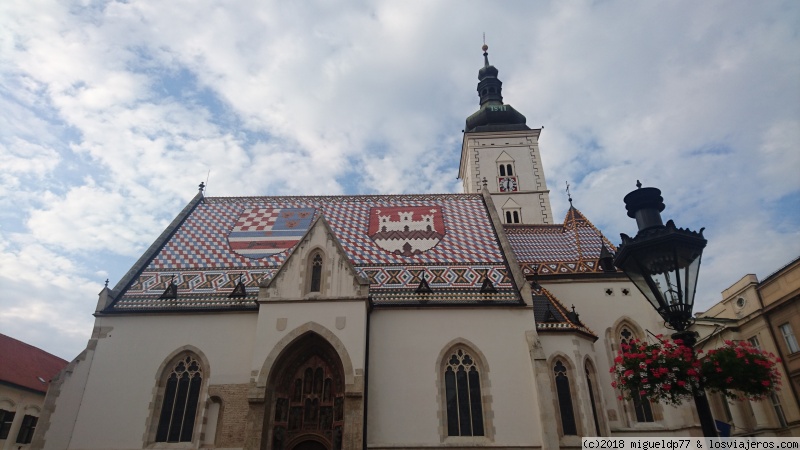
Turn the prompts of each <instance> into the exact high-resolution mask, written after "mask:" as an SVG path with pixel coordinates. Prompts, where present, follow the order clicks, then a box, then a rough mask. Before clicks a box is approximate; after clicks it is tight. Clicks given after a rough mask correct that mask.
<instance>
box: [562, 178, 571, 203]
mask: <svg viewBox="0 0 800 450" xmlns="http://www.w3.org/2000/svg"><path fill="white" fill-rule="evenodd" d="M564 183H567V189H566V190H567V200H569V207H570V208H572V194H570V192H569V181H565V182H564Z"/></svg>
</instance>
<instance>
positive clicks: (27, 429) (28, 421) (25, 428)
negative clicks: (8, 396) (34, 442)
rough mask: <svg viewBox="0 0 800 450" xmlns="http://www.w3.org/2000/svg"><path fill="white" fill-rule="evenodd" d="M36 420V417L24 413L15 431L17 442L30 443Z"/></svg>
mask: <svg viewBox="0 0 800 450" xmlns="http://www.w3.org/2000/svg"><path fill="white" fill-rule="evenodd" d="M38 421H39V418H38V417H36V416H31V415H28V414H25V416H24V417H23V418H22V425H21V426H20V427H19V433H17V444H30V443H31V439H33V432H34V431H36V422H38Z"/></svg>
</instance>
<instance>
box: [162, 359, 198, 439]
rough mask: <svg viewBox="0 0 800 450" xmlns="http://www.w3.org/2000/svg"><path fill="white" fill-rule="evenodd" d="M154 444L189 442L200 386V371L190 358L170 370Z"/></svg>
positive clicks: (195, 361) (181, 360)
mask: <svg viewBox="0 0 800 450" xmlns="http://www.w3.org/2000/svg"><path fill="white" fill-rule="evenodd" d="M169 369H170V371H169V372H168V373H167V374H166V375H165V376H166V377H167V382H166V389H165V392H164V403H163V404H162V406H161V415H160V416H159V420H158V429H157V431H156V442H191V440H192V432H193V431H194V424H195V420H196V416H197V406H198V402H199V399H200V387H201V385H202V384H203V371H202V369H201V368H200V363H199V362H198V361H197V359H195V358H194V357H193V356H191V355H188V356H186V357H183V358H181V359H180V360H178V362H177V363H176V364H175V365H174V366H172V367H170V368H169Z"/></svg>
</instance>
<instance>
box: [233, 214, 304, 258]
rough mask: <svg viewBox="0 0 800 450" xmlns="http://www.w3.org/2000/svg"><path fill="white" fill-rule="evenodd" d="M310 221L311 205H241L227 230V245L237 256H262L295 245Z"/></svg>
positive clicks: (273, 253)
mask: <svg viewBox="0 0 800 450" xmlns="http://www.w3.org/2000/svg"><path fill="white" fill-rule="evenodd" d="M312 220H314V208H269V207H263V206H254V207H250V208H245V210H244V211H242V213H241V214H240V215H239V218H238V219H237V220H236V225H234V227H233V229H231V231H230V233H228V244H229V245H230V246H231V249H232V250H233V251H234V252H235V253H237V254H239V255H242V256H246V257H248V258H252V259H259V258H265V257H267V256H272V255H275V254H277V253H281V252H284V251H286V250H289V249H290V248H292V247H294V246H295V245H297V243H298V242H300V239H301V238H302V237H303V235H305V234H306V231H308V227H309V226H311V221H312Z"/></svg>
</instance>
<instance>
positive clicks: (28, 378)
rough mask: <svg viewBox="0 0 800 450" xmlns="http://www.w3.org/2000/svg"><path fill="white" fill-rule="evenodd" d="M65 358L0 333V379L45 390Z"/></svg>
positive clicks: (64, 364)
mask: <svg viewBox="0 0 800 450" xmlns="http://www.w3.org/2000/svg"><path fill="white" fill-rule="evenodd" d="M67 364H68V363H67V361H64V360H63V359H61V358H59V357H58V356H55V355H51V354H50V353H47V352H46V351H44V350H41V349H38V348H36V347H34V346H32V345H30V344H26V343H24V342H22V341H18V340H16V339H14V338H12V337H8V336H6V335H4V334H0V382H3V383H5V384H11V385H15V386H18V387H21V388H24V389H28V390H32V391H36V392H41V393H45V392H47V387H48V386H49V385H50V380H51V379H52V378H53V377H55V376H56V375H57V374H58V372H60V371H61V369H63V368H64V367H66V366H67Z"/></svg>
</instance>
